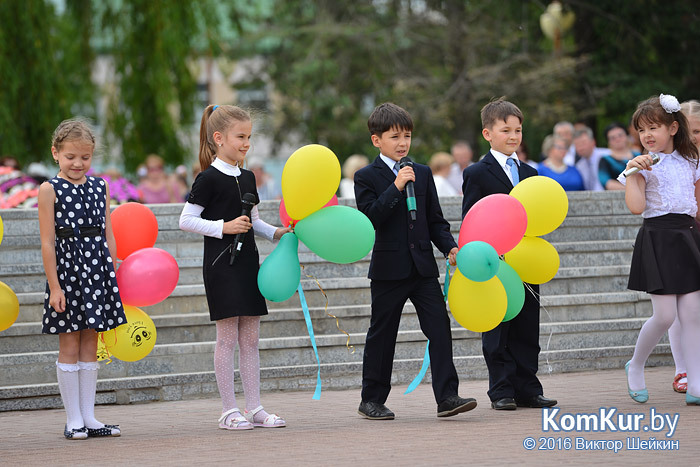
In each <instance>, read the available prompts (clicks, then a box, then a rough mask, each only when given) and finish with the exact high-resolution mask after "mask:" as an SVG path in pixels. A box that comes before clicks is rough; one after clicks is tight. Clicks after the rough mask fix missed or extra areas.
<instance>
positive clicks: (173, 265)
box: [117, 248, 180, 306]
mask: <svg viewBox="0 0 700 467" xmlns="http://www.w3.org/2000/svg"><path fill="white" fill-rule="evenodd" d="M179 277H180V270H179V269H178V266H177V261H175V258H173V257H172V255H171V254H170V253H168V252H167V251H165V250H161V249H160V248H142V249H141V250H138V251H135V252H133V253H132V254H130V255H129V256H128V257H127V258H126V259H125V260H124V261H123V262H122V264H121V266H119V269H117V286H118V287H119V295H121V298H122V303H125V304H127V305H132V306H149V305H155V304H156V303H159V302H162V301H163V300H165V299H166V298H167V297H168V295H170V294H171V293H172V291H173V290H175V286H176V285H177V280H178V278H179Z"/></svg>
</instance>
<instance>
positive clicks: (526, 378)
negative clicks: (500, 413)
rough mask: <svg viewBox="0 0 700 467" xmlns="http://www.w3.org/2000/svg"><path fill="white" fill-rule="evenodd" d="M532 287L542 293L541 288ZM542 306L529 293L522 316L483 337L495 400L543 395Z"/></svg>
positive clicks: (491, 391) (492, 397)
mask: <svg viewBox="0 0 700 467" xmlns="http://www.w3.org/2000/svg"><path fill="white" fill-rule="evenodd" d="M528 285H530V287H532V288H533V290H534V291H535V292H536V293H538V294H539V286H537V285H531V284H528ZM539 338H540V304H539V301H538V300H537V298H536V297H535V296H534V295H533V294H532V292H530V291H529V290H527V288H526V291H525V304H524V305H523V309H522V310H521V311H520V313H518V315H517V316H516V317H515V318H513V319H512V320H510V321H506V322H505V323H501V324H499V325H498V326H496V328H495V329H493V330H491V331H488V332H485V333H483V334H482V335H481V344H482V349H483V352H484V359H485V360H486V366H487V367H488V369H489V390H488V395H489V398H490V399H491V400H492V401H495V400H498V399H502V398H504V397H511V398H515V399H516V400H523V399H527V398H530V397H532V396H537V395H541V394H542V385H541V384H540V381H539V379H538V378H537V361H538V358H539V353H540V344H539Z"/></svg>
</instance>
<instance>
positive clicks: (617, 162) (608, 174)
mask: <svg viewBox="0 0 700 467" xmlns="http://www.w3.org/2000/svg"><path fill="white" fill-rule="evenodd" d="M605 138H607V140H608V150H609V153H608V154H607V155H604V156H603V157H602V158H601V159H600V165H599V166H598V178H599V179H600V184H601V185H603V187H605V189H606V190H624V189H625V186H624V185H623V184H622V183H620V182H618V181H617V177H618V176H619V175H620V174H621V173H622V172H623V171H624V170H625V168H626V167H627V162H629V160H630V159H632V158H634V157H636V156H638V155H639V153H638V152H635V151H632V150H631V149H630V147H629V139H628V135H627V129H626V128H625V127H624V126H623V125H622V124H620V123H611V124H610V125H608V126H607V128H605Z"/></svg>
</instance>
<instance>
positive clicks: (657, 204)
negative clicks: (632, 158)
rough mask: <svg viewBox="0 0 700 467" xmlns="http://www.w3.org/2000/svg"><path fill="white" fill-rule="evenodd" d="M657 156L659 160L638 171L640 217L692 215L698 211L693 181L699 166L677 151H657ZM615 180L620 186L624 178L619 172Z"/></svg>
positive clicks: (695, 180) (697, 178) (624, 180)
mask: <svg viewBox="0 0 700 467" xmlns="http://www.w3.org/2000/svg"><path fill="white" fill-rule="evenodd" d="M659 157H660V159H659V162H658V163H656V164H654V165H653V166H652V168H651V170H642V171H640V173H641V174H642V176H643V177H644V180H646V193H645V196H646V207H645V208H644V212H643V213H642V217H644V218H645V219H647V218H650V217H658V216H663V215H664V214H670V213H673V214H687V215H689V216H691V217H695V215H696V214H697V212H698V204H697V200H696V199H695V183H696V182H697V181H698V180H699V179H700V167H696V164H695V162H691V161H689V160H687V159H684V158H683V157H682V156H681V155H680V154H678V152H677V151H673V152H672V153H671V154H662V153H659ZM617 180H618V181H619V182H620V183H622V184H623V185H625V182H626V181H627V180H626V178H625V176H624V175H622V174H620V175H619V176H618V177H617Z"/></svg>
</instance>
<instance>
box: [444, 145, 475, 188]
mask: <svg viewBox="0 0 700 467" xmlns="http://www.w3.org/2000/svg"><path fill="white" fill-rule="evenodd" d="M450 153H451V154H452V157H454V160H455V161H454V162H453V163H452V166H451V167H450V174H449V175H448V176H447V181H448V182H449V183H450V185H451V186H452V188H454V189H455V191H456V192H457V194H460V195H461V194H462V172H464V169H466V168H467V167H469V166H470V165H471V163H472V160H473V159H474V151H472V147H471V145H470V144H469V143H468V142H466V141H464V140H458V141H455V143H454V144H453V145H452V148H451V149H450Z"/></svg>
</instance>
